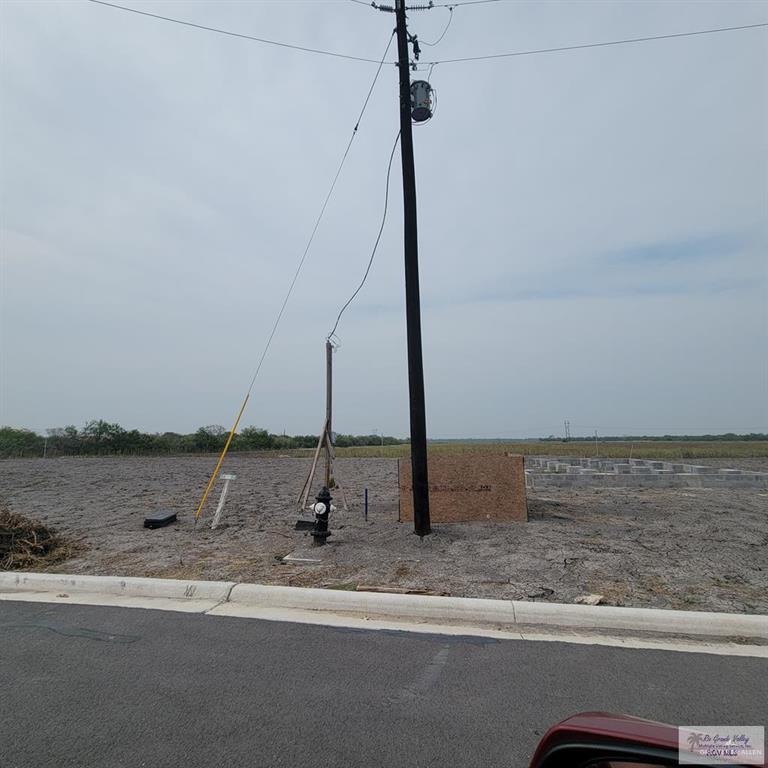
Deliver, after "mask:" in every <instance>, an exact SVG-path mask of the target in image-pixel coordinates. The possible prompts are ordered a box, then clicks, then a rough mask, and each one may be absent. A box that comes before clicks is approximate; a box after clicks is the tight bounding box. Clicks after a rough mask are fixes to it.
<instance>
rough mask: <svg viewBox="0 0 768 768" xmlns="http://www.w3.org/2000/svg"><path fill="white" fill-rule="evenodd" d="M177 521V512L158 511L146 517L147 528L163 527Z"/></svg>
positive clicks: (145, 524) (145, 525)
mask: <svg viewBox="0 0 768 768" xmlns="http://www.w3.org/2000/svg"><path fill="white" fill-rule="evenodd" d="M175 522H176V513H175V512H157V513H156V514H154V515H150V516H149V517H145V518H144V527H145V528H162V527H163V526H164V525H170V524H171V523H175Z"/></svg>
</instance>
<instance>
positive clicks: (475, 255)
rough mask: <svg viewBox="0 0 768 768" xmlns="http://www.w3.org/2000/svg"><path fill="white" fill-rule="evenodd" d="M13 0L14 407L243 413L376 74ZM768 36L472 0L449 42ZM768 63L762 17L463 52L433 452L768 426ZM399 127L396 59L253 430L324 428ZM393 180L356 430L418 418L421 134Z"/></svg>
mask: <svg viewBox="0 0 768 768" xmlns="http://www.w3.org/2000/svg"><path fill="white" fill-rule="evenodd" d="M124 4H125V5H130V6H132V7H134V8H139V9H142V10H146V11H151V12H155V13H159V14H165V15H169V16H174V17H177V18H180V19H185V20H188V21H192V22H196V23H200V24H206V25H212V26H216V27H221V28H225V29H228V30H232V31H236V32H241V33H244V34H249V35H255V36H259V37H264V38H270V39H274V40H278V41H285V42H290V43H295V44H298V45H304V46H310V47H313V48H322V49H327V50H331V51H338V52H342V53H347V54H351V55H355V56H362V57H366V58H372V59H379V58H380V57H381V55H382V53H383V51H384V48H385V46H386V43H387V40H388V38H389V36H390V33H391V31H392V28H393V24H394V19H393V17H392V15H390V14H384V13H381V12H378V11H374V10H373V9H371V8H368V7H365V6H363V5H360V4H356V3H353V2H344V1H337V2H322V1H321V0H316V1H313V2H221V1H217V2H183V1H181V0H179V1H176V2H152V3H149V2H139V1H138V0H124ZM0 14H1V16H0V21H1V22H2V74H1V77H2V80H1V81H0V96H1V102H0V107H1V113H0V119H1V125H2V135H1V136H0V139H1V142H0V147H1V149H2V168H1V169H0V174H1V175H0V178H1V182H0V185H1V187H2V190H1V191H2V221H1V222H0V224H1V225H2V295H1V297H0V298H1V300H2V314H1V316H0V321H1V325H2V342H1V343H2V348H1V359H0V363H1V365H2V378H1V379H0V387H1V390H2V391H1V392H0V423H1V424H10V425H14V426H27V427H30V428H33V429H36V430H44V429H45V428H48V427H54V426H62V425H65V424H76V425H82V424H83V422H85V421H86V420H88V419H94V418H103V419H107V420H109V421H117V422H119V423H121V424H122V425H123V426H124V427H126V428H133V427H136V428H139V429H143V430H148V431H165V430H175V431H185V432H186V431H192V430H194V429H195V428H197V427H198V426H200V425H205V424H223V425H226V426H229V425H230V424H231V422H232V420H233V418H234V416H235V414H236V412H237V409H238V407H239V405H240V402H241V400H242V397H243V395H244V392H245V390H246V389H247V386H248V382H249V380H250V378H251V375H252V374H253V370H254V367H255V364H256V362H257V360H258V358H259V356H260V354H261V350H262V349H263V346H264V343H265V341H266V337H267V336H268V333H269V330H270V328H271V325H272V322H273V320H274V317H275V315H276V313H277V310H278V309H279V306H280V304H281V302H282V299H283V297H284V295H285V291H286V290H287V287H288V284H289V282H290V279H291V277H292V275H293V272H294V270H295V268H296V265H297V263H298V260H299V258H300V256H301V253H302V251H303V249H304V246H305V244H306V241H307V238H308V236H309V233H310V231H311V229H312V226H313V223H314V220H315V218H316V216H317V214H318V211H319V208H320V206H321V204H322V201H323V199H324V197H325V194H326V193H327V190H328V187H329V184H330V182H331V179H332V177H333V174H334V172H335V170H336V167H337V165H338V163H339V160H340V158H341V154H342V152H343V150H344V147H345V146H346V144H347V141H348V139H349V136H350V134H351V131H352V127H353V125H354V123H355V120H356V118H357V115H358V113H359V111H360V108H361V106H362V102H363V99H364V97H365V94H366V92H367V90H368V87H369V85H370V83H371V80H372V78H373V75H374V72H375V69H376V65H375V64H369V63H365V62H357V61H349V60H345V59H336V58H330V57H324V56H319V55H314V54H310V53H303V52H300V51H295V50H288V49H284V48H277V47H273V46H267V45H262V44H259V43H256V42H251V41H247V40H241V39H236V38H232V37H226V36H223V35H217V34H214V33H211V32H206V31H201V30H197V29H191V28H188V27H183V26H179V25H175V24H170V23H167V22H163V21H158V20H153V19H150V18H146V17H141V16H137V15H134V14H129V13H126V12H123V11H119V10H115V9H111V8H107V7H104V6H100V5H96V4H93V3H90V2H85V1H82V2H81V1H79V0H78V1H73V2H41V1H39V0H37V1H33V2H13V1H9V0H4V1H3V2H2V3H0ZM448 16H449V12H448V11H447V10H446V9H444V8H436V9H434V10H432V11H428V12H420V13H413V14H411V16H410V22H409V24H410V31H411V32H414V33H417V34H418V35H419V38H420V39H422V40H424V41H430V40H434V39H436V38H437V37H439V35H440V33H441V32H442V30H443V29H444V27H445V24H446V22H447V20H448ZM763 21H768V3H765V2H752V3H750V2H734V1H731V2H722V3H719V2H700V3H693V2H677V3H676V2H635V3H630V2H615V3H610V2H588V3H580V2H568V3H555V2H532V3H524V2H506V1H504V0H502V1H500V2H490V3H487V4H480V5H467V6H463V7H457V8H456V9H455V11H454V18H453V22H452V24H451V26H450V28H449V29H448V32H447V33H446V35H445V37H444V39H443V40H442V41H441V42H440V43H439V45H437V46H435V47H431V48H430V47H427V46H423V56H422V60H424V61H434V60H438V61H439V60H442V59H448V58H456V57H462V56H474V55H483V54H491V53H502V52H508V51H517V50H527V49H536V48H550V47H556V46H565V45H571V44H581V43H589V42H600V41H606V40H613V39H620V38H627V37H640V36H648V35H657V34H669V33H675V32H683V31H691V30H698V29H706V28H711V27H719V26H734V25H742V24H750V23H756V22H763ZM767 51H768V31H766V29H765V28H763V29H753V30H747V31H738V32H727V33H722V34H715V35H702V36H699V37H692V38H678V39H673V40H661V41H655V42H646V43H641V44H634V45H623V46H616V47H606V48H596V49H590V50H580V51H572V52H563V53H550V54H544V55H532V56H522V57H515V58H505V59H497V60H490V61H478V62H465V63H451V64H442V65H438V66H436V67H435V68H434V70H433V71H432V75H431V83H432V85H433V86H434V88H435V89H436V91H437V95H438V108H437V111H436V114H435V117H434V118H433V120H432V121H431V122H429V123H427V124H425V125H422V126H418V127H417V128H415V129H414V140H415V154H416V172H417V188H418V191H417V194H418V206H419V217H420V218H419V247H420V254H419V255H420V267H421V287H422V300H423V306H422V310H423V333H424V359H425V380H426V396H427V427H428V432H429V435H430V436H431V437H461V436H467V437H470V436H474V437H497V436H511V437H523V436H529V435H547V434H550V433H556V434H560V433H561V432H562V428H563V420H564V419H566V418H567V419H570V422H571V430H572V432H573V433H574V434H591V433H592V431H593V430H595V429H597V430H598V431H599V432H600V433H601V434H627V433H635V434H637V433H648V434H651V433H660V434H663V433H667V432H670V433H683V432H685V433H705V432H724V431H737V432H748V431H768V309H767V307H768V258H767V255H766V254H767V253H768V213H767V211H768V208H767V204H768V181H767V178H768V177H767V173H766V169H767V168H768V95H767V94H768V55H767ZM394 55H395V48H394V46H393V47H392V49H391V50H390V53H389V56H388V60H389V61H391V60H393V59H394ZM425 75H426V72H423V73H422V74H421V76H425ZM397 130H398V107H397V74H396V69H395V67H394V66H392V65H388V66H386V67H385V68H384V69H383V71H382V73H381V76H380V79H379V81H378V84H377V85H376V89H375V91H374V93H373V96H372V98H371V102H370V104H369V107H368V110H367V111H366V113H365V116H364V118H363V121H362V123H361V125H360V129H359V131H358V135H357V138H356V140H355V142H354V144H353V146H352V149H351V151H350V154H349V157H348V160H347V164H346V165H345V167H344V170H343V173H342V175H341V177H340V179H339V182H338V185H337V188H336V192H335V194H334V196H333V198H332V199H331V202H330V204H329V206H328V209H327V211H326V215H325V218H324V219H323V221H322V224H321V226H320V229H319V231H318V234H317V237H316V239H315V242H314V244H313V246H312V249H311V251H310V253H309V256H308V259H307V262H306V264H305V268H304V270H303V272H302V273H301V275H300V277H299V280H298V282H297V284H296V288H295V291H294V294H293V296H292V297H291V300H290V302H289V304H288V307H287V309H286V313H285V316H284V319H283V322H282V324H281V326H280V328H279V330H278V332H277V334H276V336H275V339H274V343H273V346H272V349H271V351H270V353H269V355H268V357H267V360H266V362H265V364H264V367H263V369H262V372H261V374H260V376H259V378H258V379H257V381H256V385H255V387H254V390H253V395H252V398H251V401H250V404H249V406H248V410H247V411H246V413H245V416H244V418H243V422H242V423H243V425H247V424H254V425H258V426H262V427H266V428H268V429H270V430H271V431H274V432H282V431H283V430H285V431H287V432H288V433H289V434H290V433H307V432H310V433H311V432H315V433H316V432H317V430H318V429H319V428H320V426H321V423H322V419H323V409H324V355H325V352H324V341H325V336H326V334H327V333H328V331H329V330H330V328H331V327H332V325H333V321H334V319H335V317H336V313H337V311H338V309H339V307H340V305H341V304H343V303H344V301H346V299H347V298H348V296H349V294H350V293H351V292H352V291H353V290H354V288H355V286H356V285H357V283H358V282H359V280H360V278H361V277H362V273H363V271H364V269H365V265H366V262H367V260H368V257H369V254H370V249H371V247H372V245H373V241H374V239H375V235H376V231H377V229H378V226H379V222H380V218H381V214H382V206H383V198H384V181H385V172H386V165H387V159H388V156H389V153H390V151H391V147H392V143H393V141H394V138H395V135H396V133H397ZM391 193H392V194H391V198H390V203H391V205H390V209H389V216H388V219H387V223H386V228H385V231H384V235H383V238H382V241H381V245H380V249H379V252H378V254H377V256H376V260H375V262H374V266H373V269H372V271H371V274H370V277H369V279H368V282H367V284H366V286H365V287H364V289H363V290H362V291H361V293H360V294H359V296H358V297H357V299H356V301H355V303H354V304H352V306H351V307H350V308H349V309H348V310H347V313H346V314H345V316H344V318H343V320H342V323H341V325H340V328H339V331H338V335H339V337H340V340H341V347H340V349H339V350H338V352H337V353H336V355H335V358H334V363H335V403H334V416H335V429H336V430H337V431H339V432H353V433H368V432H371V431H372V430H373V429H379V430H383V431H385V432H386V433H387V434H394V435H406V434H407V432H408V389H407V368H406V351H405V309H404V278H403V254H402V187H401V175H400V167H399V153H398V155H397V158H396V162H395V164H394V166H393V174H392V186H391Z"/></svg>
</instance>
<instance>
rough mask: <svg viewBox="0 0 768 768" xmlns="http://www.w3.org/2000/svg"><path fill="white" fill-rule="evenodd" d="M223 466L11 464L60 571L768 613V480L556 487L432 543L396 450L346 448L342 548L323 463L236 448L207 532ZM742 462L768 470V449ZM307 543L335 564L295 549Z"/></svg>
mask: <svg viewBox="0 0 768 768" xmlns="http://www.w3.org/2000/svg"><path fill="white" fill-rule="evenodd" d="M711 462H712V463H716V462H717V460H711ZM701 463H710V462H707V461H705V460H701ZM214 464H215V457H211V456H185V457H171V458H153V457H141V458H83V459H75V458H68V459H65V458H62V459H51V460H42V459H40V460H36V459H26V460H7V461H2V462H0V503H5V504H7V505H8V506H9V507H10V509H11V510H12V511H14V512H18V513H21V514H24V515H28V516H30V517H33V518H37V519H40V520H41V521H43V522H45V523H46V524H48V525H51V526H53V527H54V528H56V529H57V530H58V531H59V532H60V533H61V534H62V535H65V536H66V537H67V538H68V539H69V540H70V541H72V542H74V543H75V544H77V545H79V547H78V548H77V550H76V551H77V554H76V556H75V557H73V558H71V559H69V560H66V561H64V562H60V563H56V564H55V565H51V566H50V567H49V570H50V571H54V572H62V573H90V574H104V575H107V574H114V575H125V576H161V577H169V578H182V577H183V578H199V579H227V580H235V581H249V582H259V583H265V584H288V585H297V586H322V587H329V588H337V589H354V588H355V587H356V586H357V585H358V584H363V585H372V586H387V587H400V588H413V589H425V590H434V591H437V592H445V593H449V594H452V595H457V596H471V597H493V598H509V599H523V600H543V601H552V602H571V601H573V600H574V599H575V598H576V597H577V596H579V595H582V594H585V593H593V592H595V593H600V594H602V595H604V596H605V601H604V602H605V603H607V604H611V605H631V606H641V607H660V608H681V609H691V610H713V611H728V612H750V613H768V558H767V557H766V552H768V493H766V492H765V491H756V490H755V491H747V490H721V489H693V488H686V489H663V490H662V489H658V490H656V489H653V490H650V489H646V490H643V489H591V488H590V489H551V490H549V489H540V490H538V491H537V492H536V493H535V494H534V495H531V496H529V508H530V518H531V519H530V522H528V523H527V524H520V523H518V524H514V523H510V524H502V523H471V524H468V523H463V524H450V525H447V524H446V525H436V526H435V530H434V533H433V535H431V536H428V537H426V538H424V539H423V540H421V539H419V538H418V537H417V536H415V535H414V534H413V532H412V530H413V529H412V527H411V525H410V524H406V523H398V522H397V518H398V489H397V463H396V461H394V460H391V459H373V458H369V459H341V460H339V461H338V462H337V466H338V475H339V479H340V480H341V481H345V488H346V491H347V496H348V499H349V501H350V510H349V511H348V512H343V511H338V512H337V513H336V514H335V515H334V517H333V518H332V521H331V528H332V530H333V535H332V537H331V538H330V540H329V544H328V545H327V546H326V547H324V548H316V549H311V548H310V544H311V539H310V537H309V536H308V535H307V534H305V533H304V532H301V531H295V530H294V529H293V525H294V523H295V521H296V519H297V513H296V508H295V499H296V496H297V494H298V492H299V489H300V488H301V485H302V482H303V480H304V477H305V475H306V473H307V471H308V468H309V461H308V460H307V459H299V458H275V457H271V458H264V457H256V456H252V455H244V454H239V455H235V456H233V457H231V458H228V459H227V462H226V465H225V471H227V472H234V473H235V474H236V475H237V480H235V481H233V483H232V485H231V488H230V494H229V497H228V499H227V506H226V509H225V513H224V518H223V522H224V524H223V525H222V527H221V528H219V529H217V530H215V531H211V530H210V529H209V528H208V526H207V525H198V527H197V529H195V526H194V519H193V513H194V510H195V508H196V506H197V503H198V501H199V498H200V495H201V493H202V490H203V488H204V486H205V483H206V482H207V479H208V476H209V474H210V472H211V470H212V469H213V466H214ZM722 465H723V466H733V465H734V462H733V460H729V461H724V462H723V464H722ZM747 465H748V466H747ZM737 467H738V468H744V469H768V460H765V459H759V460H745V461H743V462H738V463H737ZM366 487H367V488H368V489H369V495H370V507H369V517H368V521H367V522H366V521H365V520H364V519H363V503H362V499H363V489H364V488H366ZM219 488H220V484H219V485H217V488H216V489H215V492H214V493H212V498H211V500H210V501H209V504H208V505H207V508H206V517H207V519H208V520H210V517H211V515H212V513H213V509H214V507H215V502H216V499H217V498H218V492H219ZM339 502H340V499H337V503H339ZM339 507H341V504H340V503H339ZM164 509H171V510H175V511H177V512H178V515H179V519H178V522H177V523H176V524H174V525H171V526H169V527H167V528H161V529H157V530H148V529H144V528H143V527H142V525H143V520H144V517H145V516H146V515H148V514H151V513H153V512H156V511H158V510H164ZM297 549H298V550H304V551H307V550H309V553H310V554H309V556H311V557H320V558H322V563H321V564H319V565H299V564H285V563H282V562H281V561H280V558H282V557H283V556H284V555H286V554H288V553H290V552H292V551H294V550H297Z"/></svg>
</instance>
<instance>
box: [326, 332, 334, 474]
mask: <svg viewBox="0 0 768 768" xmlns="http://www.w3.org/2000/svg"><path fill="white" fill-rule="evenodd" d="M332 409H333V345H332V344H331V341H330V339H328V340H326V342H325V432H326V441H325V487H326V488H330V487H331V464H332V459H331V451H332V450H333V449H332V447H331V446H332V444H333V438H332V436H333V427H332V426H331V425H332V421H331V411H332Z"/></svg>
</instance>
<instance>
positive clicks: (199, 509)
mask: <svg viewBox="0 0 768 768" xmlns="http://www.w3.org/2000/svg"><path fill="white" fill-rule="evenodd" d="M250 396H251V393H250V392H249V393H248V394H247V395H246V396H245V400H243V404H242V405H241V406H240V413H238V414H237V418H236V419H235V423H234V424H233V425H232V429H231V430H230V431H229V437H228V438H227V442H226V443H225V444H224V450H223V451H222V452H221V456H219V460H218V462H217V463H216V469H214V470H213V474H212V475H211V479H210V480H209V481H208V485H207V486H206V488H205V493H204V494H203V498H202V499H200V504H199V505H198V507H197V512H195V520H198V519H199V518H200V514H201V513H202V511H203V505H204V504H205V502H206V499H207V498H208V494H209V493H210V492H211V488H213V484H214V483H215V482H216V478H217V477H218V475H219V470H220V469H221V465H222V463H223V462H224V457H225V456H226V455H227V451H228V450H229V445H230V443H231V442H232V438H233V437H234V436H235V430H236V429H237V425H238V424H239V423H240V417H241V416H242V415H243V411H244V410H245V406H246V405H247V403H248V398H249V397H250Z"/></svg>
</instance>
